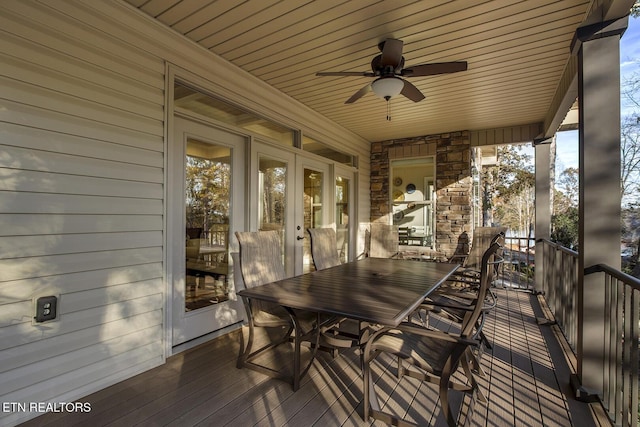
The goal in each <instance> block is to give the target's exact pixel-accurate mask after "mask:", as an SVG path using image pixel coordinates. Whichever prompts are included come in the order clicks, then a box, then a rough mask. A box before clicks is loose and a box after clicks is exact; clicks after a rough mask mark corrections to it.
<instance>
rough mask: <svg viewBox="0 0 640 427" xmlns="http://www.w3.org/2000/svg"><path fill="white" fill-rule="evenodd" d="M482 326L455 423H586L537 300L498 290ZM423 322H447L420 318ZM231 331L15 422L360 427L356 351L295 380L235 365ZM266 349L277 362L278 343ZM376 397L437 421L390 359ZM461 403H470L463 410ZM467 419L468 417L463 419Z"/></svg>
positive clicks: (433, 399)
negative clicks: (75, 405) (479, 371)
mask: <svg viewBox="0 0 640 427" xmlns="http://www.w3.org/2000/svg"><path fill="white" fill-rule="evenodd" d="M498 293H499V299H498V306H497V307H496V309H495V310H493V311H492V312H491V313H490V314H489V316H488V318H487V321H486V324H485V327H484V332H485V334H486V335H487V337H488V338H489V340H490V342H491V343H492V348H491V349H485V351H484V354H483V356H482V358H481V366H482V368H483V370H484V372H485V376H484V377H478V382H479V384H480V388H481V390H482V392H483V393H484V395H485V396H486V397H487V399H488V403H487V404H483V403H481V402H478V401H476V402H472V401H471V399H470V398H469V397H468V396H467V397H464V396H463V395H462V394H461V393H453V394H454V395H455V394H458V396H457V398H456V402H457V403H456V404H457V405H458V407H459V408H460V412H461V413H460V421H461V422H462V421H468V422H467V424H468V425H472V426H500V427H502V426H514V425H523V426H524V425H545V426H580V427H582V426H596V425H601V423H598V422H597V421H595V420H594V417H593V413H592V411H591V408H590V406H589V405H588V404H585V403H582V402H578V401H576V400H575V399H573V398H572V396H571V390H570V387H569V375H570V374H571V372H572V370H571V369H572V368H571V364H570V363H571V360H570V359H571V358H570V357H569V358H567V356H566V354H565V351H563V350H564V347H563V345H561V343H559V342H558V340H557V336H558V335H559V334H558V331H557V329H554V328H557V327H554V326H539V325H538V324H537V323H536V317H541V316H542V313H543V312H542V310H541V308H540V306H539V304H538V297H536V296H534V295H531V294H528V293H525V292H516V291H507V290H500V291H498ZM429 324H430V326H431V327H435V326H438V327H441V328H448V327H450V324H448V323H447V322H446V321H444V320H442V319H440V318H438V317H437V316H430V317H429ZM239 343H240V337H239V332H233V333H230V334H228V335H225V336H222V337H219V338H216V339H214V340H212V341H210V342H208V343H205V344H202V345H200V346H198V347H196V348H193V349H190V350H187V351H185V352H183V353H180V354H178V355H176V356H173V357H171V358H169V359H168V360H167V363H165V364H164V365H162V366H160V367H157V368H155V369H152V370H150V371H147V372H145V373H142V374H140V375H138V376H136V377H133V378H131V379H129V380H127V381H123V382H121V383H118V384H116V385H114V386H112V387H108V388H106V389H104V390H101V391H99V392H97V393H94V394H92V395H90V396H87V397H85V398H83V399H81V401H82V402H89V403H91V406H92V412H90V413H86V414H45V415H42V416H40V417H38V418H36V419H34V420H31V421H28V422H26V423H24V424H23V426H24V427H45V426H46V427H57V426H65V427H67V426H86V425H92V426H106V425H108V426H134V425H139V426H152V425H163V426H164V425H174V426H181V427H182V426H218V425H220V426H221V425H257V426H274V425H286V426H308V425H317V426H324V425H335V426H362V425H376V426H378V425H383V424H382V423H380V422H371V421H368V422H364V421H363V420H362V418H361V416H362V379H361V374H360V365H359V352H358V350H355V349H351V350H347V351H344V352H342V353H341V354H340V355H338V357H336V358H333V357H331V355H329V354H327V353H320V354H319V355H318V356H317V358H316V360H315V361H314V364H313V366H312V368H311V369H310V370H309V373H308V375H306V376H305V377H304V378H303V379H302V383H301V387H300V389H299V390H298V391H297V392H295V393H294V392H293V391H292V389H291V385H290V384H288V383H286V382H283V381H280V380H275V379H271V378H269V377H267V376H264V375H262V374H259V373H257V372H254V371H252V370H248V369H237V368H236V367H235V363H236V357H237V354H238V350H239ZM282 351H283V353H281V354H279V355H278V356H276V357H277V358H278V360H279V361H282V360H287V359H286V357H285V356H284V355H285V354H286V352H287V349H284V350H282ZM373 371H374V374H375V375H374V380H375V381H376V385H377V387H378V391H379V393H380V394H379V396H380V399H381V404H383V405H389V406H390V407H393V408H394V410H399V411H400V413H401V414H403V415H406V416H407V418H408V419H413V420H415V421H416V422H418V423H419V424H420V425H432V426H440V425H444V420H443V417H442V416H441V414H440V409H439V405H438V393H437V389H436V387H434V386H433V385H430V384H419V382H418V381H416V380H415V379H412V378H404V379H402V380H401V381H399V382H398V380H397V379H396V362H395V360H393V359H392V358H391V357H385V355H382V356H381V357H379V358H378V359H377V360H376V361H375V362H374V363H373ZM470 408H471V410H470ZM467 418H469V420H467Z"/></svg>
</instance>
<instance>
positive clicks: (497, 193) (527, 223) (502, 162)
mask: <svg viewBox="0 0 640 427" xmlns="http://www.w3.org/2000/svg"><path fill="white" fill-rule="evenodd" d="M482 180H483V183H484V191H485V197H484V199H483V209H485V210H491V213H492V215H490V216H491V217H492V218H493V221H492V222H494V223H496V224H501V225H503V226H506V227H509V228H510V229H511V230H513V231H515V232H516V233H519V234H521V235H528V234H529V229H530V227H531V226H532V224H533V219H534V212H535V211H534V204H535V203H534V199H535V191H534V189H535V174H534V172H533V165H532V161H531V156H530V155H528V154H526V153H525V152H524V151H523V150H522V146H517V145H508V146H501V147H499V148H498V163H497V164H496V165H494V166H489V167H487V168H484V170H483V176H482Z"/></svg>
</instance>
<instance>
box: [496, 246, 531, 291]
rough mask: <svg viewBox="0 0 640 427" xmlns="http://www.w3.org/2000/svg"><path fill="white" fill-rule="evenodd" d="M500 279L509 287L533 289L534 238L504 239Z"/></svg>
mask: <svg viewBox="0 0 640 427" xmlns="http://www.w3.org/2000/svg"><path fill="white" fill-rule="evenodd" d="M504 240H505V241H504V251H503V258H504V262H503V263H502V265H501V269H502V281H503V284H504V286H505V287H508V288H510V289H514V288H515V289H522V290H533V289H534V272H535V240H534V239H533V238H529V237H506V238H505V239H504Z"/></svg>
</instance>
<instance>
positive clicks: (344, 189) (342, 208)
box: [336, 176, 351, 263]
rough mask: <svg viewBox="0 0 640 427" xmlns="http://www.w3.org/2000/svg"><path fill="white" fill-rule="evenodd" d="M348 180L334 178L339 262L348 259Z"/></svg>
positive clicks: (338, 177) (340, 177)
mask: <svg viewBox="0 0 640 427" xmlns="http://www.w3.org/2000/svg"><path fill="white" fill-rule="evenodd" d="M349 183H350V181H349V179H348V178H344V177H342V176H337V177H336V239H337V243H338V248H337V249H338V254H339V255H340V262H343V263H344V262H347V261H348V259H349V248H350V240H351V239H350V238H349V215H350V211H349V209H350V207H351V206H350V205H349Z"/></svg>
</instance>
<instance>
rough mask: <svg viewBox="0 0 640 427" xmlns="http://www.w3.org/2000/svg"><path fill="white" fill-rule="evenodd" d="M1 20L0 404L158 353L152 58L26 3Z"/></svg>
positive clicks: (160, 169) (121, 372)
mask: <svg viewBox="0 0 640 427" xmlns="http://www.w3.org/2000/svg"><path fill="white" fill-rule="evenodd" d="M0 28H2V30H0V32H1V33H2V35H1V36H0V45H1V48H0V51H1V53H0V63H1V64H2V66H0V87H1V88H2V89H1V90H0V377H1V380H0V401H2V402H46V401H68V399H73V398H77V397H80V396H82V395H83V394H86V392H87V391H93V390H94V389H97V388H99V387H104V386H105V385H107V384H110V383H112V382H114V381H116V380H118V379H120V378H127V377H129V376H131V375H133V374H135V373H137V372H140V371H143V370H146V369H149V368H150V367H152V366H155V365H158V364H160V363H162V362H163V360H164V346H163V327H162V325H163V307H164V301H163V294H164V283H163V267H162V257H163V249H162V245H163V193H164V191H163V180H164V156H163V150H164V139H163V134H164V117H163V115H164V112H163V111H164V110H163V104H164V95H163V93H164V63H163V61H162V60H161V59H160V58H157V57H154V56H151V55H149V54H147V53H145V52H144V51H141V50H140V49H138V48H136V46H135V45H133V44H129V43H125V42H121V41H117V40H114V39H113V38H112V37H110V36H109V35H107V34H104V33H101V32H96V31H93V29H92V28H91V27H90V26H86V25H83V24H82V23H81V22H78V21H75V20H74V19H73V18H70V17H67V16H65V15H63V14H60V13H57V12H56V11H54V10H51V9H49V8H48V7H46V6H42V5H37V4H34V3H31V2H22V1H3V4H2V8H1V10H0ZM44 295H57V296H59V307H58V308H59V314H58V319H57V320H56V321H54V322H49V323H43V324H40V325H33V324H32V321H31V319H32V317H33V303H32V298H34V297H37V296H44ZM25 415H26V414H20V413H14V414H8V413H0V416H1V417H2V418H0V424H2V425H7V424H14V423H15V422H17V421H18V420H19V419H20V418H21V417H24V416H25Z"/></svg>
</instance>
